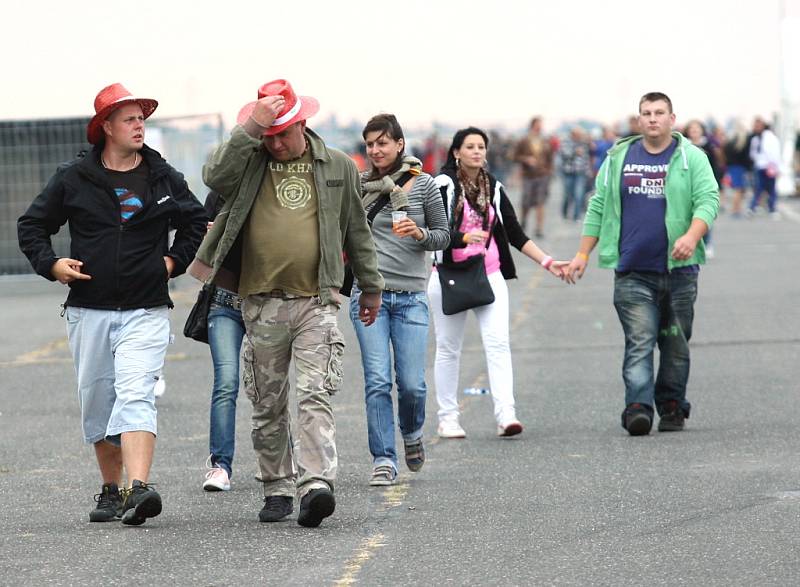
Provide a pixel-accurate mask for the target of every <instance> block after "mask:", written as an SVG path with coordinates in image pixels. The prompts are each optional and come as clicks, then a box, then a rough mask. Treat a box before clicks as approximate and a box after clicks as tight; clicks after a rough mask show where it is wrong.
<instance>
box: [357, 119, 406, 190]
mask: <svg viewBox="0 0 800 587" xmlns="http://www.w3.org/2000/svg"><path fill="white" fill-rule="evenodd" d="M376 131H377V132H380V133H381V134H379V135H378V137H382V136H387V137H389V138H390V139H392V140H393V141H399V140H401V139H402V140H403V148H402V149H401V151H400V153H398V155H397V160H396V161H395V162H394V165H392V168H391V169H389V170H388V171H387V172H386V173H384V174H378V173H377V171H376V170H375V169H373V170H372V172H371V173H370V179H376V178H378V177H380V175H391V174H392V173H394V172H395V171H397V170H398V169H400V168H401V167H402V166H403V157H404V155H405V152H406V138H405V136H403V129H402V127H401V126H400V123H399V122H397V117H396V116H395V115H394V114H389V113H387V112H382V113H380V114H376V115H375V116H373V117H372V118H370V119H369V122H367V124H366V126H364V130H362V131H361V138H363V139H364V140H367V135H368V134H369V133H371V132H376Z"/></svg>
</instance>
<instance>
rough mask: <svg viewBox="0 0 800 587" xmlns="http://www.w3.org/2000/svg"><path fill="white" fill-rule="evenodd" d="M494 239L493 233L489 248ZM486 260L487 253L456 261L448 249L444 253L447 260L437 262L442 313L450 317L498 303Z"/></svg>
mask: <svg viewBox="0 0 800 587" xmlns="http://www.w3.org/2000/svg"><path fill="white" fill-rule="evenodd" d="M490 240H491V236H490V237H489V238H488V239H486V246H487V248H488V246H489V241H490ZM484 259H485V257H484V255H473V256H472V257H469V258H467V259H465V260H464V261H461V262H458V263H456V262H454V261H453V254H452V251H451V250H450V249H448V250H447V251H445V253H444V262H443V263H437V264H436V271H437V273H438V274H439V283H440V284H441V286H442V312H444V313H445V314H446V315H447V316H451V315H453V314H458V313H459V312H463V311H464V310H469V309H470V308H477V307H479V306H485V305H487V304H491V303H492V302H494V292H493V291H492V284H490V283H489V278H488V277H487V276H486V265H485V264H484Z"/></svg>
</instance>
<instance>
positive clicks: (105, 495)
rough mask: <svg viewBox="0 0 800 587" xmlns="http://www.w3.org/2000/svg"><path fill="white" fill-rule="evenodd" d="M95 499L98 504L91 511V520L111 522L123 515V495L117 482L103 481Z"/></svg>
mask: <svg viewBox="0 0 800 587" xmlns="http://www.w3.org/2000/svg"><path fill="white" fill-rule="evenodd" d="M94 500H95V501H96V502H97V506H95V508H94V509H93V510H92V511H91V512H89V521H90V522H111V521H112V520H117V519H119V517H120V516H121V515H122V496H121V495H120V493H119V487H117V484H116V483H113V482H112V483H103V487H102V488H101V489H100V493H98V494H97V495H95V496H94Z"/></svg>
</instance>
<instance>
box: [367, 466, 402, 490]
mask: <svg viewBox="0 0 800 587" xmlns="http://www.w3.org/2000/svg"><path fill="white" fill-rule="evenodd" d="M396 479H397V471H395V470H394V467H392V466H391V465H378V466H377V467H375V468H374V469H372V477H371V478H370V480H369V484H370V485H372V486H373V487H384V486H386V485H394V483H395V481H396Z"/></svg>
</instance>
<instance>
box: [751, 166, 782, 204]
mask: <svg viewBox="0 0 800 587" xmlns="http://www.w3.org/2000/svg"><path fill="white" fill-rule="evenodd" d="M753 175H755V180H756V185H755V188H754V189H753V199H751V200H750V210H752V211H753V212H755V210H756V206H758V201H759V200H760V199H761V194H763V193H764V192H767V207H768V208H769V211H770V212H775V204H776V203H777V201H778V192H777V190H776V189H775V178H774V177H770V176H768V175H767V172H766V170H765V169H757V170H756V171H755V172H754V174H753Z"/></svg>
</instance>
